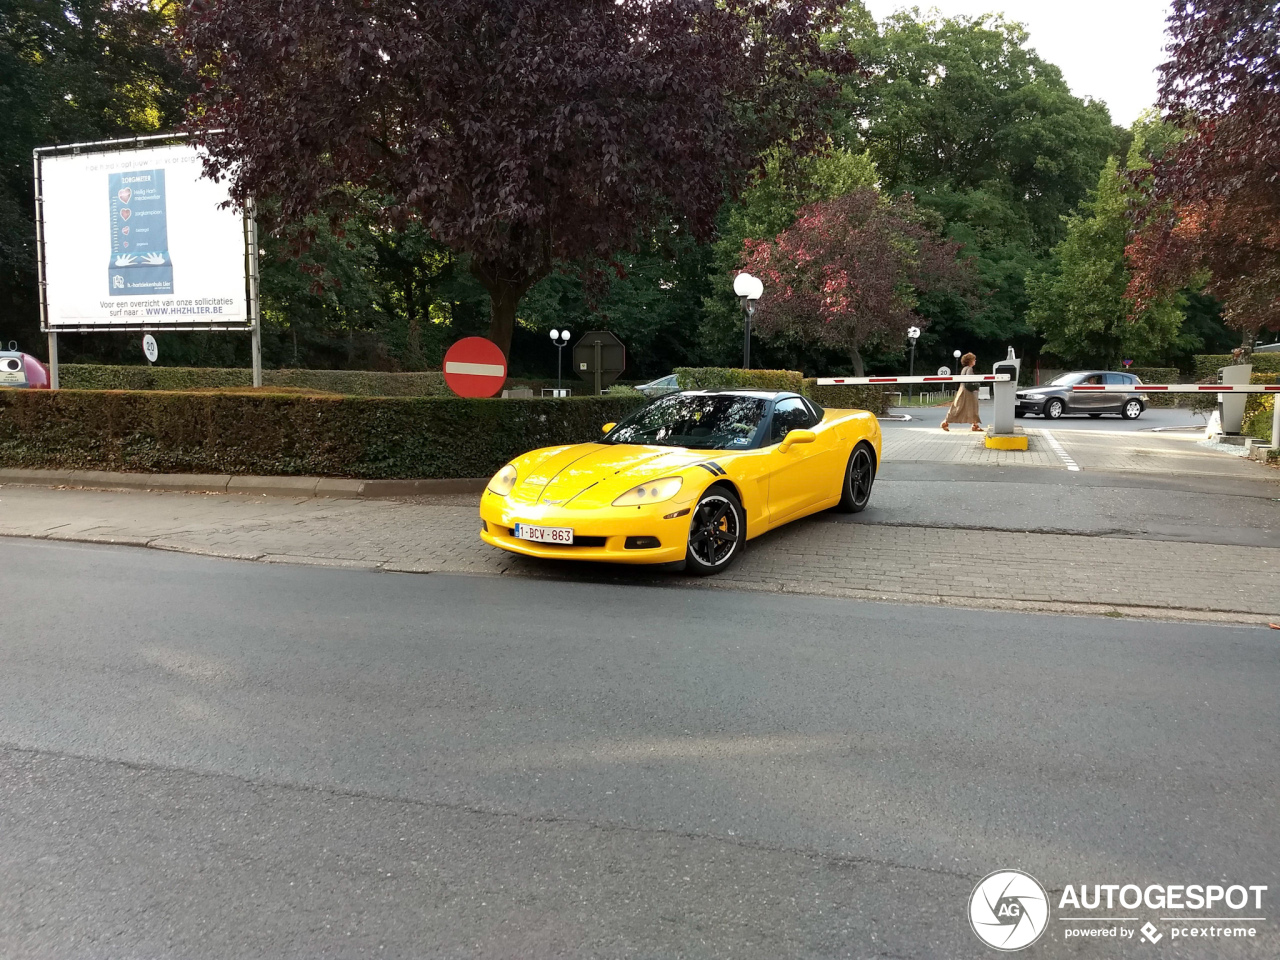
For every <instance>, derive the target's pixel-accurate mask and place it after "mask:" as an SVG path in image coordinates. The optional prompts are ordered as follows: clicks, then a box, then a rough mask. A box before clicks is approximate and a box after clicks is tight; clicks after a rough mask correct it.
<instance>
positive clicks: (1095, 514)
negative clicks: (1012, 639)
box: [824, 461, 1280, 589]
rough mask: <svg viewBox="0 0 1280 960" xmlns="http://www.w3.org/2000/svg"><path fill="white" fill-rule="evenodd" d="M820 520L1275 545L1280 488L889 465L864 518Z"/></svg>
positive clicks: (1019, 469) (1153, 476) (1223, 481)
mask: <svg viewBox="0 0 1280 960" xmlns="http://www.w3.org/2000/svg"><path fill="white" fill-rule="evenodd" d="M828 517H829V519H830V520H831V522H838V523H839V522H843V523H871V524H881V525H889V526H900V527H957V528H962V529H972V530H1018V531H1032V532H1036V533H1070V534H1083V535H1086V536H1095V537H1116V538H1135V539H1139V540H1178V541H1183V542H1189V543H1221V544H1229V545H1236V546H1244V547H1274V546H1276V545H1277V544H1280V484H1277V483H1275V482H1273V481H1271V480H1245V479H1238V478H1230V477H1202V476H1176V475H1173V476H1168V475H1163V474H1158V473H1145V474H1139V473H1118V472H1117V473H1105V472H1102V471H1097V470H1090V471H1086V472H1081V473H1071V472H1068V471H1066V470H1061V469H1055V468H1048V467H1023V466H1016V467H989V466H982V467H970V466H963V465H960V464H947V463H926V462H922V461H907V462H893V461H889V462H886V463H885V465H884V467H883V469H881V471H880V474H879V476H877V477H876V485H875V491H874V493H873V495H872V498H871V504H870V505H869V506H868V507H867V509H866V510H865V511H864V512H862V513H860V514H854V515H852V516H849V515H843V516H842V515H839V514H830V515H828ZM826 518H827V517H824V519H826ZM1277 589H1280V588H1277Z"/></svg>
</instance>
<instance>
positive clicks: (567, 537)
mask: <svg viewBox="0 0 1280 960" xmlns="http://www.w3.org/2000/svg"><path fill="white" fill-rule="evenodd" d="M512 533H514V534H515V535H516V537H518V538H519V539H521V540H532V541H533V542H534V543H565V544H571V543H573V528H572V527H534V526H530V525H529V524H527V523H517V524H516V525H515V526H514V527H513V528H512Z"/></svg>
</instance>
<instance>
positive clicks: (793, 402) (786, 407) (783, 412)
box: [769, 397, 814, 443]
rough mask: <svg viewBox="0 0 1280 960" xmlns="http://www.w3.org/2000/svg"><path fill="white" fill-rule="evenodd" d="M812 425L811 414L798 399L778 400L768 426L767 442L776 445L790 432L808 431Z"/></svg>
mask: <svg viewBox="0 0 1280 960" xmlns="http://www.w3.org/2000/svg"><path fill="white" fill-rule="evenodd" d="M813 424H814V420H813V414H812V413H811V412H810V411H809V408H808V407H807V406H805V403H804V401H803V400H801V399H800V398H799V397H789V398H788V399H786V400H780V401H779V402H778V403H777V405H776V406H774V408H773V421H772V422H771V423H770V425H769V442H770V443H777V442H778V441H780V440H782V438H783V437H785V436H786V435H787V433H788V432H789V431H791V430H808V429H809V428H810V427H812V426H813Z"/></svg>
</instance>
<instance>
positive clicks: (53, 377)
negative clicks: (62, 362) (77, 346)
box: [49, 330, 61, 390]
mask: <svg viewBox="0 0 1280 960" xmlns="http://www.w3.org/2000/svg"><path fill="white" fill-rule="evenodd" d="M60 386H61V383H60V381H59V378H58V331H57V330H50V331H49V389H50V390H57V389H58V388H59V387H60Z"/></svg>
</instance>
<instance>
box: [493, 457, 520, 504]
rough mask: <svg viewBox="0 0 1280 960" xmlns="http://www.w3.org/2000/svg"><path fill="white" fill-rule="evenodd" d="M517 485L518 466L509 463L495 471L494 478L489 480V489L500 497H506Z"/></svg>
mask: <svg viewBox="0 0 1280 960" xmlns="http://www.w3.org/2000/svg"><path fill="white" fill-rule="evenodd" d="M515 485H516V468H515V467H513V466H512V465H511V464H509V463H508V464H507V465H506V466H505V467H503V468H502V469H501V470H499V471H498V472H497V473H495V474H494V475H493V479H492V480H490V481H489V489H490V490H492V491H493V492H494V493H496V494H497V495H498V496H500V497H505V496H506V495H507V494H508V493H510V492H511V491H512V490H514V489H515Z"/></svg>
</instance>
